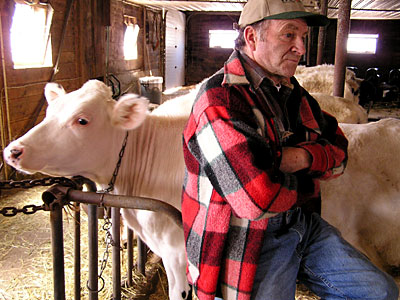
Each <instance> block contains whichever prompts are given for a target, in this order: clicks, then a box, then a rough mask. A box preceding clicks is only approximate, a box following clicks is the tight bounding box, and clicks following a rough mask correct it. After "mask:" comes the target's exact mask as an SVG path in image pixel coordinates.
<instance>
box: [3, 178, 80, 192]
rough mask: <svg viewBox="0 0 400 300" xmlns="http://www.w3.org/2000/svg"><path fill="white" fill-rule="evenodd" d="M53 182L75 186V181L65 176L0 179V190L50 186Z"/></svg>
mask: <svg viewBox="0 0 400 300" xmlns="http://www.w3.org/2000/svg"><path fill="white" fill-rule="evenodd" d="M53 184H61V185H63V186H71V187H75V186H76V183H75V182H74V181H73V180H72V179H69V178H66V177H45V178H41V179H26V180H21V181H14V180H8V181H0V190H11V189H16V188H23V189H29V188H33V187H37V186H50V185H53Z"/></svg>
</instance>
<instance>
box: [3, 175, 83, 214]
mask: <svg viewBox="0 0 400 300" xmlns="http://www.w3.org/2000/svg"><path fill="white" fill-rule="evenodd" d="M54 184H61V185H63V186H71V187H76V183H75V182H74V181H73V180H72V179H69V178H65V177H45V178H41V179H26V180H21V181H13V180H9V181H0V190H11V189H16V188H23V189H29V188H33V187H38V186H50V185H54ZM39 210H46V207H45V205H44V204H42V205H34V204H29V205H25V206H24V207H22V208H17V207H13V206H7V207H4V208H2V209H1V210H0V214H1V215H3V216H4V217H14V216H16V215H17V214H18V213H23V214H25V215H32V214H34V213H35V212H37V211H39Z"/></svg>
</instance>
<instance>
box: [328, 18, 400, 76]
mask: <svg viewBox="0 0 400 300" xmlns="http://www.w3.org/2000/svg"><path fill="white" fill-rule="evenodd" d="M336 26H337V21H336V20H331V23H330V24H329V26H328V28H327V38H326V45H325V50H324V56H323V57H324V61H323V62H325V63H330V64H333V63H334V61H335V41H336ZM399 26H400V20H385V21H384V20H379V21H376V20H351V24H350V33H370V34H377V33H378V34H379V40H378V48H377V53H376V54H375V55H368V54H367V55H365V54H348V55H347V66H355V67H357V68H358V77H360V78H364V74H365V71H366V70H367V69H368V68H371V67H374V68H375V67H376V68H379V70H380V73H381V74H382V80H387V74H388V73H389V71H390V70H391V69H393V68H400V36H399V34H398V28H399Z"/></svg>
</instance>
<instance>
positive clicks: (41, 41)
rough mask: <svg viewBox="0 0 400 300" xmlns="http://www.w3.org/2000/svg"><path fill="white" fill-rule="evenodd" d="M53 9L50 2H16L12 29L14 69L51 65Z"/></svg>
mask: <svg viewBox="0 0 400 300" xmlns="http://www.w3.org/2000/svg"><path fill="white" fill-rule="evenodd" d="M52 17H53V9H52V7H51V6H50V5H48V4H35V5H27V4H18V3H16V4H15V13H14V16H13V20H12V25H11V29H10V35H11V51H12V60H13V63H14V69H25V68H41V67H51V66H53V62H52V51H51V36H50V25H51V19H52Z"/></svg>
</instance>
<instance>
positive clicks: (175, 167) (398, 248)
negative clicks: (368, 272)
mask: <svg viewBox="0 0 400 300" xmlns="http://www.w3.org/2000/svg"><path fill="white" fill-rule="evenodd" d="M46 98H47V99H48V101H49V107H48V110H47V113H46V118H45V119H44V120H43V122H42V123H40V124H39V125H37V126H36V127H35V128H33V129H32V130H31V131H30V132H28V133H27V134H26V135H25V136H23V137H21V138H20V139H18V140H16V141H14V142H12V143H11V144H10V145H9V146H8V147H7V148H6V149H5V150H4V156H5V159H6V161H7V162H8V163H9V164H10V165H12V166H14V167H15V168H17V169H19V170H25V171H28V172H36V171H39V172H42V173H47V174H51V175H61V176H73V175H83V176H85V177H88V178H90V179H92V180H93V181H95V182H97V183H99V184H101V185H102V186H103V187H104V186H106V185H107V183H108V181H109V179H110V177H111V175H112V172H113V169H114V167H115V163H116V161H117V159H118V153H119V149H120V145H121V144H122V140H123V138H124V135H125V130H131V132H130V135H129V140H128V145H127V149H126V151H125V156H124V159H123V161H122V166H121V170H120V175H119V176H118V178H117V181H116V190H115V193H117V194H125V195H136V196H146V197H152V198H156V199H160V200H164V201H166V202H169V203H171V204H172V205H174V206H175V207H176V208H178V209H180V196H181V189H182V181H183V175H184V172H183V170H184V163H183V157H182V149H181V148H182V143H181V134H182V130H183V127H184V124H185V122H186V120H187V117H188V113H189V108H190V103H191V101H192V99H191V98H192V96H190V97H181V98H179V99H177V100H169V101H167V102H165V103H164V104H162V105H161V106H160V107H159V108H158V109H156V110H155V111H154V112H153V113H151V114H147V113H146V112H145V110H146V103H145V101H143V99H141V98H137V97H136V96H133V95H127V96H123V97H122V98H121V99H120V100H119V101H118V102H115V101H114V100H112V99H111V93H110V91H109V90H108V88H106V86H105V85H104V84H102V83H100V82H97V81H89V82H88V83H86V84H85V85H84V86H83V87H82V88H81V89H79V90H77V91H75V92H72V93H69V94H65V93H64V91H63V90H62V89H60V88H59V87H57V86H56V85H55V84H50V85H48V86H46ZM180 108H183V109H180ZM341 127H342V128H343V130H344V132H345V134H346V135H347V136H348V138H349V161H348V168H347V169H346V171H345V173H344V175H342V176H340V177H339V178H338V179H335V180H331V181H327V182H322V196H323V203H322V209H323V216H324V217H325V218H327V219H328V220H329V221H330V222H331V223H332V224H334V225H335V226H337V227H338V228H339V229H340V230H341V231H342V232H343V235H344V237H345V238H347V239H348V240H349V241H350V242H352V243H353V244H354V245H355V246H356V247H358V248H359V249H360V250H362V251H364V252H365V253H366V254H367V255H369V256H370V257H371V259H372V260H373V262H375V263H376V264H378V265H379V266H381V267H386V266H387V265H395V266H399V265H400V243H399V241H397V240H396V239H393V237H394V236H396V234H397V232H398V231H399V230H400V221H399V220H400V209H399V202H398V201H397V199H398V198H399V196H400V195H399V193H400V175H398V174H399V173H398V170H399V168H400V159H399V158H397V157H396V154H397V152H400V138H399V136H398V132H400V120H394V119H388V120H382V121H380V122H376V123H369V124H361V125H358V124H341ZM396 201H397V202H396ZM123 216H124V218H125V219H126V220H127V222H128V225H129V226H131V227H132V228H133V229H134V230H135V231H136V232H137V233H138V234H139V236H140V237H141V238H142V239H143V240H144V241H145V242H146V243H147V244H148V246H149V247H150V248H151V249H152V250H153V251H154V252H155V253H156V254H157V255H159V256H161V258H162V259H163V262H164V265H165V268H166V271H167V276H168V281H169V288H170V299H181V298H182V296H181V295H182V293H184V294H185V295H187V291H188V289H189V287H188V285H187V281H186V277H185V249H184V241H183V232H182V230H181V229H180V228H178V226H176V225H175V223H174V222H173V221H172V220H170V219H169V218H168V217H166V216H164V215H162V214H157V213H153V212H148V211H135V210H123ZM183 298H184V297H183Z"/></svg>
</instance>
